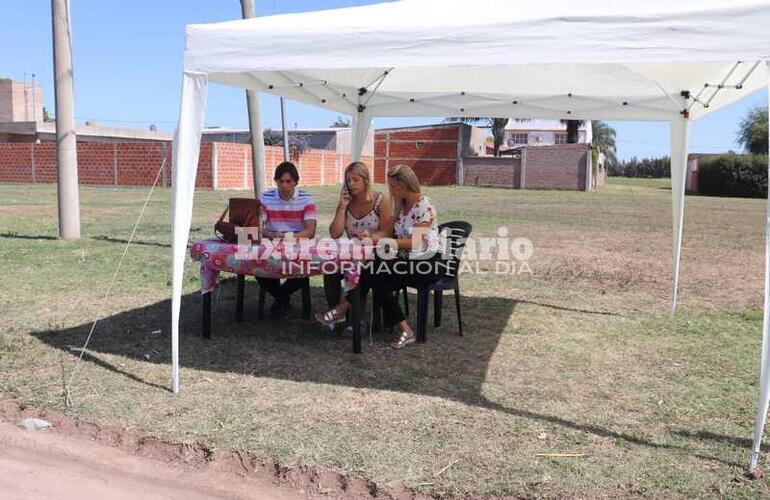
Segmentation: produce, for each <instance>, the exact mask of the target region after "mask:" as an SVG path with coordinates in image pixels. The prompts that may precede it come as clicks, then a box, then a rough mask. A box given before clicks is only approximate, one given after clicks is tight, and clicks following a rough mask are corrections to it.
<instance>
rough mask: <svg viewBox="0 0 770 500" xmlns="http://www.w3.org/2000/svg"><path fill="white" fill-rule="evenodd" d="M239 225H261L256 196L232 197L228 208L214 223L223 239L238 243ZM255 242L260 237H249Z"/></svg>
mask: <svg viewBox="0 0 770 500" xmlns="http://www.w3.org/2000/svg"><path fill="white" fill-rule="evenodd" d="M228 212H230V216H229V217H228V220H227V221H225V215H227V213H228ZM237 227H252V228H257V227H259V200H257V199H254V198H230V201H229V202H228V204H227V208H225V211H224V212H222V215H220V216H219V220H218V221H217V223H216V224H214V233H215V234H216V235H217V236H218V237H219V238H220V239H222V240H224V241H227V242H230V243H237V242H238V233H236V232H235V228H237ZM249 239H250V240H251V241H253V242H254V243H259V238H253V237H249Z"/></svg>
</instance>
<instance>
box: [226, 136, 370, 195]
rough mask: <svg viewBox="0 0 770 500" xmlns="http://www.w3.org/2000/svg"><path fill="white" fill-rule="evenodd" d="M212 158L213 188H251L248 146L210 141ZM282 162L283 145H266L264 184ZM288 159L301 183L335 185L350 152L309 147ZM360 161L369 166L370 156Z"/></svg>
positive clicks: (268, 182) (268, 181) (269, 182)
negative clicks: (214, 174)
mask: <svg viewBox="0 0 770 500" xmlns="http://www.w3.org/2000/svg"><path fill="white" fill-rule="evenodd" d="M211 145H212V147H213V148H214V149H213V153H212V157H215V158H216V180H217V182H216V186H215V189H252V187H253V185H254V184H253V179H254V176H253V172H252V167H251V145H250V144H237V143H224V142H217V143H211ZM282 161H283V148H282V147H276V146H265V178H264V182H263V186H266V187H270V186H273V185H274V182H273V172H274V171H275V167H276V165H278V164H279V163H281V162H282ZM291 161H292V162H293V163H294V164H295V165H296V166H297V171H298V172H299V181H300V184H301V185H303V186H322V185H327V184H338V183H340V182H341V181H342V174H343V172H344V171H345V167H347V166H348V164H349V163H350V161H351V158H350V155H346V154H337V153H336V152H334V151H329V150H325V149H309V150H306V151H305V152H304V153H302V154H301V155H299V156H295V157H294V158H292V159H291ZM361 161H363V162H364V163H366V164H367V165H370V166H371V165H372V157H371V156H364V157H361Z"/></svg>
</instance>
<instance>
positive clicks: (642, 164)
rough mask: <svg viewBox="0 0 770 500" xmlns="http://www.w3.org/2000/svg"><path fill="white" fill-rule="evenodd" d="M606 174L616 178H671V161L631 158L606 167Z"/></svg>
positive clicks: (663, 158)
mask: <svg viewBox="0 0 770 500" xmlns="http://www.w3.org/2000/svg"><path fill="white" fill-rule="evenodd" d="M607 174H608V175H612V176H616V177H655V178H658V177H671V159H670V158H669V157H668V156H664V157H661V158H643V159H641V160H638V159H637V158H635V157H634V158H631V159H630V160H627V161H623V162H620V163H616V164H615V165H608V167H607Z"/></svg>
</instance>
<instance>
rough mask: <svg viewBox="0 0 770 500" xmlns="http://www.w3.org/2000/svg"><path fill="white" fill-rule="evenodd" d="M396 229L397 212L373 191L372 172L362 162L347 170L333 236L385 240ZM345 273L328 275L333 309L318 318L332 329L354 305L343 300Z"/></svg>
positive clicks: (331, 228) (327, 289)
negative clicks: (394, 212) (394, 214)
mask: <svg viewBox="0 0 770 500" xmlns="http://www.w3.org/2000/svg"><path fill="white" fill-rule="evenodd" d="M392 230H393V209H392V207H391V202H390V199H389V198H388V197H386V196H383V194H382V193H379V192H376V191H372V189H371V180H370V176H369V169H368V168H367V166H366V164H365V163H363V162H360V161H356V162H353V163H351V164H350V165H348V166H347V168H345V182H344V184H343V185H342V190H341V191H340V200H339V203H337V210H336V211H335V213H334V219H332V223H331V224H330V225H329V235H330V236H331V237H332V238H341V237H342V235H343V233H344V234H345V235H346V236H347V237H348V238H366V237H370V238H375V239H379V238H383V237H386V236H390V234H391V232H392ZM341 280H342V275H341V274H329V275H324V292H325V293H326V302H327V303H328V304H329V310H328V311H326V312H322V313H317V314H316V315H315V318H316V320H317V321H318V322H319V323H321V324H323V325H326V326H328V327H334V325H336V324H338V323H342V322H344V321H345V314H346V313H347V311H348V308H349V307H350V303H349V302H348V301H347V300H345V299H344V298H343V297H342V286H341V283H340V282H341Z"/></svg>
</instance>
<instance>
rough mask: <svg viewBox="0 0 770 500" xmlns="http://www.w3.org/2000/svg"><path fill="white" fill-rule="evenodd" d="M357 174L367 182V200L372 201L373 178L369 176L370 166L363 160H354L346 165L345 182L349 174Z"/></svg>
mask: <svg viewBox="0 0 770 500" xmlns="http://www.w3.org/2000/svg"><path fill="white" fill-rule="evenodd" d="M349 173H350V174H355V175H357V176H359V177H361V178H362V179H363V180H364V184H366V201H372V180H371V177H370V176H369V167H367V166H366V163H364V162H362V161H354V162H353V163H351V164H350V165H348V166H347V167H345V173H344V177H345V182H347V178H348V174H349Z"/></svg>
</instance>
